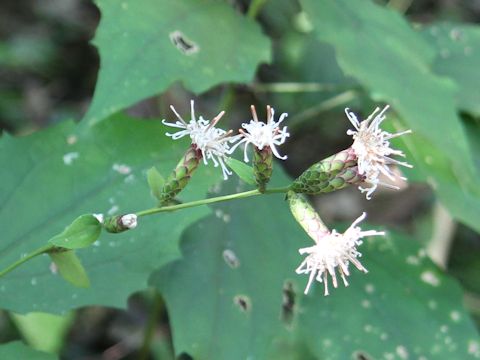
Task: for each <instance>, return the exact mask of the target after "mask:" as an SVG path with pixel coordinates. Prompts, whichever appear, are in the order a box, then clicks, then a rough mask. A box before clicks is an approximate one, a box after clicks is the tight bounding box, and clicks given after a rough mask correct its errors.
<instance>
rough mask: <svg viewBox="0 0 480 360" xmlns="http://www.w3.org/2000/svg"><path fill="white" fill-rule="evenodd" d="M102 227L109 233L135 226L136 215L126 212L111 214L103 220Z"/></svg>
mask: <svg viewBox="0 0 480 360" xmlns="http://www.w3.org/2000/svg"><path fill="white" fill-rule="evenodd" d="M103 227H104V229H105V230H107V231H108V232H110V233H119V232H123V231H127V230H130V229H134V228H136V227H137V215H135V214H126V215H117V216H111V217H108V218H106V219H105V220H104V222H103Z"/></svg>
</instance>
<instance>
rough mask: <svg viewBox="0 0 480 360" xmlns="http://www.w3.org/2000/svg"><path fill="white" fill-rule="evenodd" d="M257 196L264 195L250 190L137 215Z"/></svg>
mask: <svg viewBox="0 0 480 360" xmlns="http://www.w3.org/2000/svg"><path fill="white" fill-rule="evenodd" d="M289 188H290V187H281V188H272V189H267V190H265V192H264V193H263V194H275V193H285V192H287V191H288V190H289ZM257 195H262V193H261V192H260V191H258V190H250V191H245V192H241V193H237V194H230V195H224V196H218V197H214V198H210V199H203V200H196V201H191V202H188V203H184V204H179V205H172V206H163V207H160V208H152V209H147V210H143V211H139V212H138V213H137V216H138V217H140V216H146V215H152V214H157V213H161V212H169V211H176V210H181V209H187V208H191V207H194V206H200V205H207V204H214V203H217V202H223V201H229V200H234V199H243V198H248V197H251V196H257Z"/></svg>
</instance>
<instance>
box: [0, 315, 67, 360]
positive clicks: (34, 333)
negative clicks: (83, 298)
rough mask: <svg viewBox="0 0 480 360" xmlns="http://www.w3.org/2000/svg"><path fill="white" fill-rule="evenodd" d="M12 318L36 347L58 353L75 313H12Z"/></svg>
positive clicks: (23, 334) (24, 335)
mask: <svg viewBox="0 0 480 360" xmlns="http://www.w3.org/2000/svg"><path fill="white" fill-rule="evenodd" d="M12 320H13V322H14V323H15V325H16V326H17V328H18V330H19V331H20V333H21V334H22V336H23V338H24V339H25V340H26V341H27V343H28V344H29V345H30V346H32V347H33V348H34V349H36V350H40V351H45V352H48V353H58V352H59V351H60V349H61V347H62V346H63V340H64V338H65V335H66V333H67V331H68V329H69V328H70V325H71V324H72V322H73V314H71V313H69V314H68V315H65V316H58V315H51V314H45V313H29V314H27V315H17V314H12ZM17 358H18V357H17ZM2 359H3V358H2ZM18 359H20V358H18Z"/></svg>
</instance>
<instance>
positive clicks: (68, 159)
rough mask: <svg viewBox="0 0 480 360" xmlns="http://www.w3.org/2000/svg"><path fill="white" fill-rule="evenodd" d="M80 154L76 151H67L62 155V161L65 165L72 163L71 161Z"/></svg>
mask: <svg viewBox="0 0 480 360" xmlns="http://www.w3.org/2000/svg"><path fill="white" fill-rule="evenodd" d="M79 156H80V154H79V153H78V152H69V153H66V154H65V155H63V163H64V164H65V165H72V163H73V161H74V160H76V159H78V157H79Z"/></svg>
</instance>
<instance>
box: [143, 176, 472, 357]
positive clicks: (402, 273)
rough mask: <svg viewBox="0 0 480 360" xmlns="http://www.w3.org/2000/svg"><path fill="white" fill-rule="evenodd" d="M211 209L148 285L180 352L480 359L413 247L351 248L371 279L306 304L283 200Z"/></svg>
mask: <svg viewBox="0 0 480 360" xmlns="http://www.w3.org/2000/svg"><path fill="white" fill-rule="evenodd" d="M277 180H280V183H283V184H284V183H286V182H288V181H289V180H288V179H286V178H285V177H280V179H279V178H277ZM277 182H278V181H277ZM231 186H234V184H232V185H231ZM230 190H231V189H228V188H227V189H224V191H225V192H227V193H229V192H230ZM214 208H215V215H211V216H209V217H207V218H204V219H202V220H200V221H198V222H197V223H196V224H194V225H192V226H191V227H189V228H188V229H187V231H186V232H185V233H184V236H183V238H182V252H183V255H184V257H183V259H181V260H178V261H176V262H173V263H171V264H168V265H166V266H165V267H164V268H162V269H161V270H159V271H158V272H157V273H156V274H155V275H154V276H152V278H151V283H152V284H153V285H154V286H156V287H158V288H159V289H160V290H161V291H162V294H163V296H164V298H165V300H166V303H167V307H168V309H169V316H170V320H171V324H172V327H173V337H174V345H175V350H176V353H177V354H179V353H181V352H183V351H184V352H187V353H188V354H190V355H191V356H192V357H193V358H195V359H198V360H202V359H209V360H215V359H227V358H228V359H231V360H236V359H246V358H257V359H295V358H297V359H309V358H315V359H327V360H328V359H339V360H343V359H351V358H360V357H359V356H360V354H363V355H364V356H365V357H366V358H368V359H380V358H406V357H410V358H415V359H418V358H421V357H422V356H423V357H428V358H435V359H464V358H467V357H468V356H469V355H470V356H472V355H476V356H480V353H479V350H478V349H479V345H480V344H479V342H478V334H477V332H476V330H475V328H474V326H473V324H472V322H471V320H470V318H469V315H468V314H467V312H466V311H465V309H464V308H463V305H462V292H461V289H460V287H459V286H458V285H457V283H456V282H455V281H454V280H452V279H451V278H449V277H447V276H446V275H445V274H444V273H443V272H442V271H441V270H439V269H438V268H437V267H435V266H434V265H433V263H432V262H431V261H430V260H428V258H427V257H426V255H425V251H424V250H422V249H421V248H420V247H419V246H418V244H417V243H416V242H415V241H414V240H412V239H410V238H407V237H405V236H401V235H397V234H390V235H389V236H388V237H386V238H381V237H380V238H378V237H376V238H372V239H368V240H367V241H365V243H364V244H363V245H362V246H361V247H360V251H361V252H362V253H363V257H362V263H363V264H364V265H365V266H366V267H367V269H368V270H369V271H370V272H369V273H368V274H362V273H359V272H358V271H356V270H355V269H353V268H352V276H351V278H350V280H351V281H350V283H351V285H350V287H348V288H344V287H343V286H342V287H339V288H338V289H331V292H332V294H331V295H330V296H329V297H324V296H323V287H322V285H321V284H320V283H318V282H317V283H316V284H315V286H314V287H313V289H312V290H313V291H311V293H310V295H308V296H304V295H303V289H304V287H305V285H306V283H307V280H308V279H307V276H300V275H296V274H295V269H296V267H297V266H298V265H299V264H300V263H301V261H302V259H303V257H302V256H300V255H298V248H301V247H305V246H308V245H311V244H313V243H312V241H311V240H310V238H308V236H307V235H306V234H304V233H303V232H302V230H301V228H300V227H299V226H298V225H297V224H296V223H295V221H294V220H293V218H292V217H291V215H290V214H289V210H288V206H287V204H286V203H285V201H284V197H283V196H282V195H279V196H273V195H272V196H265V197H261V198H251V199H248V200H244V201H238V202H230V203H222V204H218V206H215V207H214ZM272 209H275V213H274V215H272ZM364 227H365V229H369V228H372V227H370V226H368V225H364ZM192 299H193V300H192ZM412 324H415V326H414V327H412ZM293 354H296V356H294V355H293ZM299 354H303V355H301V356H300V355H299ZM386 354H389V355H386ZM405 354H406V355H405Z"/></svg>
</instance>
